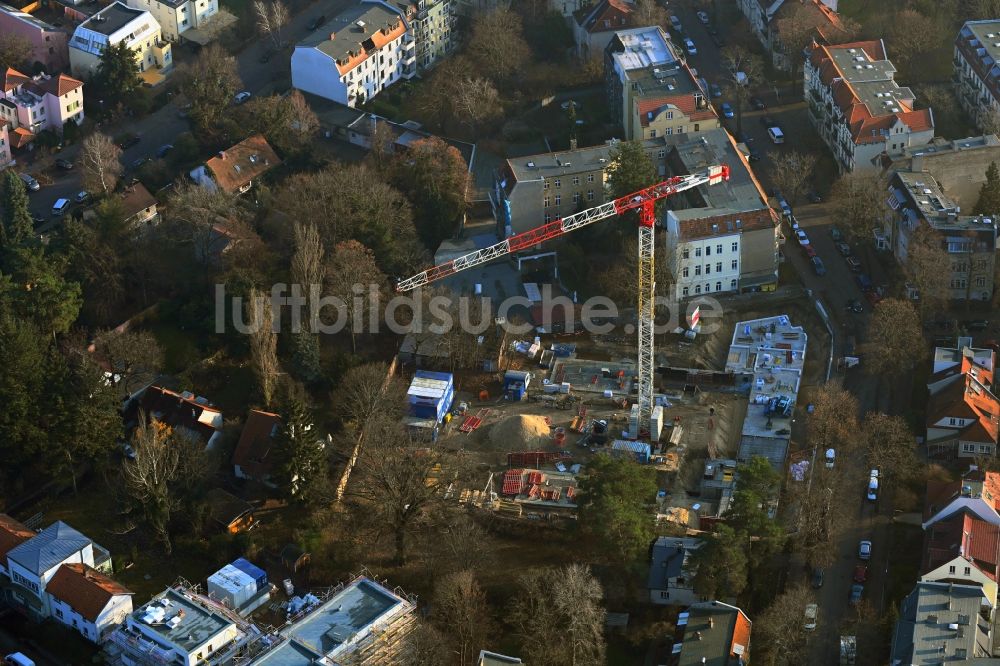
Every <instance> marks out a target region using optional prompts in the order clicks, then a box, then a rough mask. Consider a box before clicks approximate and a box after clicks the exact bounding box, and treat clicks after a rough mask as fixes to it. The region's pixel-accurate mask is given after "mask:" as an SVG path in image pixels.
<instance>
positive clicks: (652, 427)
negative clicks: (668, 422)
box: [649, 405, 663, 442]
mask: <svg viewBox="0 0 1000 666" xmlns="http://www.w3.org/2000/svg"><path fill="white" fill-rule="evenodd" d="M662 432H663V405H656V406H655V407H653V412H652V414H650V415H649V439H650V440H651V441H653V442H656V441H659V439H660V433H662Z"/></svg>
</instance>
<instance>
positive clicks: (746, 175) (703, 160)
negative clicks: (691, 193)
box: [663, 128, 767, 220]
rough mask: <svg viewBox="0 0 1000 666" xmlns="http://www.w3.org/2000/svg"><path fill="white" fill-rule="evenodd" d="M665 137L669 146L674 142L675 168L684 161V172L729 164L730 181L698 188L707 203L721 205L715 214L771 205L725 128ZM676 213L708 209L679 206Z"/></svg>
mask: <svg viewBox="0 0 1000 666" xmlns="http://www.w3.org/2000/svg"><path fill="white" fill-rule="evenodd" d="M663 140H664V141H665V142H666V144H667V146H668V148H669V147H670V146H673V151H672V153H673V154H672V155H671V156H670V157H672V159H670V160H668V165H669V166H670V167H671V171H672V172H673V171H675V170H677V169H676V167H677V166H678V165H677V162H680V164H681V165H683V167H684V168H683V171H684V173H694V172H695V171H701V170H702V169H704V168H706V167H709V166H713V165H716V164H728V165H729V180H728V181H727V182H724V183H719V184H717V185H703V186H701V187H699V188H698V194H699V195H700V196H701V199H702V200H703V201H704V202H705V204H706V205H707V206H708V207H709V208H715V209H718V210H717V212H713V213H712V214H713V215H714V214H724V213H725V212H727V211H732V212H743V211H748V210H760V209H763V208H767V203H765V201H764V199H763V198H762V197H761V191H760V190H759V189H758V187H757V183H756V182H755V180H754V177H753V174H752V173H751V171H750V169H749V167H748V166H747V165H746V162H745V161H744V160H743V158H742V157H741V156H740V155H739V154H738V153H737V149H736V144H734V143H733V140H732V138H731V137H730V136H729V132H727V131H726V130H725V129H722V128H714V129H709V130H705V131H703V132H692V133H690V134H673V135H671V136H666V137H663ZM672 175H674V174H673V173H672ZM675 214H676V215H677V218H678V219H681V220H683V219H688V218H702V217H705V216H706V214H705V211H704V209H689V210H687V211H684V210H678V211H676V212H675Z"/></svg>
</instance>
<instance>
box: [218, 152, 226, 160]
mask: <svg viewBox="0 0 1000 666" xmlns="http://www.w3.org/2000/svg"><path fill="white" fill-rule="evenodd" d="M219 159H220V160H224V159H226V151H224V150H220V151H219Z"/></svg>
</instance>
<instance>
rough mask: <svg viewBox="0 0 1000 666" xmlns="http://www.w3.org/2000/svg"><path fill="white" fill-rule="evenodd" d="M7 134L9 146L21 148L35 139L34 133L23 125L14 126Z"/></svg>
mask: <svg viewBox="0 0 1000 666" xmlns="http://www.w3.org/2000/svg"><path fill="white" fill-rule="evenodd" d="M8 136H9V137H10V147H11V148H23V147H24V146H27V145H28V144H29V143H31V142H32V141H34V140H35V135H34V134H32V133H31V132H29V131H28V130H26V129H24V128H23V127H15V128H14V129H13V130H12V131H11V132H9V134H8Z"/></svg>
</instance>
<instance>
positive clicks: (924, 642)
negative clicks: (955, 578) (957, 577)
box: [891, 582, 992, 666]
mask: <svg viewBox="0 0 1000 666" xmlns="http://www.w3.org/2000/svg"><path fill="white" fill-rule="evenodd" d="M989 605H990V602H989V601H988V600H987V599H986V597H985V595H984V593H983V588H981V587H979V586H978V585H955V584H952V583H930V582H919V583H917V585H916V587H914V588H913V591H912V592H911V593H910V594H909V595H908V596H907V597H906V598H905V599H904V600H903V604H902V606H901V608H900V617H899V620H898V622H897V623H896V631H895V634H894V636H893V642H892V655H891V656H892V660H893V663H901V664H908V665H910V664H912V665H913V666H921V665H923V664H927V665H930V664H941V663H943V662H945V661H948V662H956V661H958V662H963V660H965V659H968V660H972V659H974V658H976V657H988V656H989V655H990V652H991V648H992V646H991V643H990V626H989V623H988V622H986V621H985V620H983V619H982V617H980V615H979V609H980V608H981V607H988V606H989ZM895 660H899V661H898V662H896V661H895ZM963 663H964V662H963ZM986 663H988V662H986Z"/></svg>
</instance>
